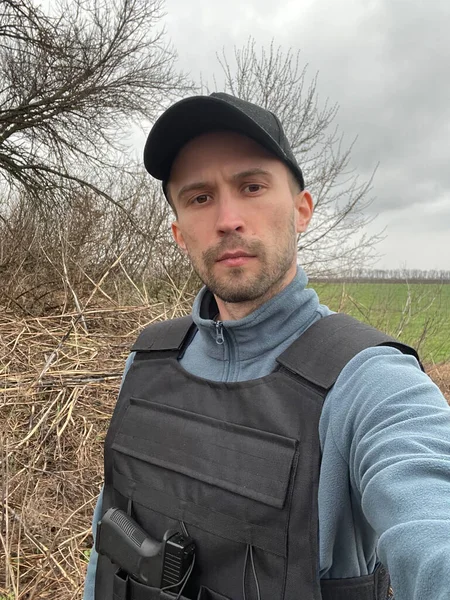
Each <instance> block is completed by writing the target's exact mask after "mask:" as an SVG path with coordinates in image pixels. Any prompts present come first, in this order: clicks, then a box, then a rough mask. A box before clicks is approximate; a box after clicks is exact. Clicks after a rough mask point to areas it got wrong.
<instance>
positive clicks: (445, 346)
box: [310, 282, 450, 363]
mask: <svg viewBox="0 0 450 600" xmlns="http://www.w3.org/2000/svg"><path fill="white" fill-rule="evenodd" d="M310 287H313V288H314V289H315V290H316V292H317V293H318V294H319V298H320V301H321V303H322V304H326V305H327V306H329V307H330V308H331V309H332V310H336V311H339V312H346V313H348V314H350V315H352V316H354V317H356V318H357V319H360V320H361V321H365V322H366V323H369V324H370V325H373V326H374V327H377V328H378V329H381V330H383V331H386V332H387V333H389V334H390V335H393V336H394V337H396V338H398V339H399V340H401V341H402V342H405V343H407V344H410V345H412V346H414V348H416V349H417V350H418V351H419V353H420V356H421V359H422V361H424V362H425V363H441V362H445V361H450V284H434V283H410V284H407V283H386V282H383V283H379V282H376V283H322V282H312V283H311V284H310Z"/></svg>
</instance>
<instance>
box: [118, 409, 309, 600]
mask: <svg viewBox="0 0 450 600" xmlns="http://www.w3.org/2000/svg"><path fill="white" fill-rule="evenodd" d="M111 447H112V450H113V473H112V474H113V481H114V490H115V491H116V493H117V498H118V499H120V502H118V504H122V506H121V507H122V508H123V510H127V507H126V506H124V504H125V501H126V500H129V501H131V502H132V506H133V516H134V517H135V518H136V520H137V521H138V523H139V524H140V525H141V526H142V527H143V528H144V529H145V530H146V531H147V532H148V534H149V535H151V536H152V537H153V538H155V539H157V540H161V539H162V536H163V535H164V533H165V531H166V530H167V529H169V528H178V529H179V527H180V522H181V521H182V522H184V523H185V524H186V525H187V528H188V532H189V535H190V537H192V538H193V539H194V541H195V543H196V556H197V560H196V568H195V569H194V573H193V574H192V580H194V585H193V586H192V584H193V582H192V581H190V582H189V584H188V586H187V590H188V591H187V596H188V597H190V598H192V597H195V598H196V597H197V591H198V590H199V589H200V586H201V585H203V586H206V587H205V591H204V592H203V594H204V596H203V597H204V598H205V600H206V599H207V598H211V599H212V600H216V599H217V600H222V599H223V598H224V599H225V600H228V599H229V598H233V599H234V598H236V600H241V595H242V591H241V587H242V583H241V584H240V588H239V592H236V591H235V590H237V585H238V584H237V582H236V581H235V582H233V584H232V585H230V586H229V587H225V588H223V589H222V587H221V588H219V589H220V590H221V591H220V593H218V592H212V591H211V592H210V589H209V588H211V589H214V587H215V586H214V578H213V573H214V572H217V570H220V571H221V572H222V573H224V579H225V581H229V579H230V578H234V577H233V576H232V574H233V573H236V571H239V572H240V573H242V574H243V573H244V571H245V570H246V566H245V555H246V550H247V547H248V546H252V547H253V548H254V559H255V563H256V569H257V571H258V576H259V577H260V578H261V580H262V582H263V584H262V586H263V588H264V590H265V595H266V596H267V597H270V598H271V599H273V600H276V599H277V598H282V597H283V583H284V582H283V578H282V577H281V578H280V576H279V574H280V573H284V571H285V561H286V556H287V531H288V525H289V508H290V507H289V503H290V493H289V491H290V490H291V487H292V481H293V478H294V477H295V470H296V463H297V455H298V442H297V441H296V440H294V439H291V438H288V437H285V436H281V435H279V434H274V433H271V432H267V431H262V430H258V429H255V428H251V427H247V426H244V425H240V424H235V423H229V422H225V421H221V420H218V419H215V418H213V417H209V416H205V415H200V414H197V413H193V412H189V411H186V410H182V409H179V408H175V407H172V406H166V405H162V404H160V403H154V402H151V401H147V400H140V399H136V398H132V399H131V400H130V402H129V404H128V406H127V409H126V411H125V413H124V416H123V419H122V421H121V423H120V426H119V428H118V430H117V432H116V435H115V437H114V441H113V443H112V445H111ZM195 573H197V575H196V574H195ZM227 573H229V574H230V575H229V576H227V575H226V574H227ZM247 576H249V575H248V572H247ZM240 580H241V581H242V577H241V576H240ZM195 589H196V590H197V591H196V592H195V594H193V591H194V590H195ZM207 594H209V596H208V595H207ZM214 594H216V595H215V596H214ZM221 594H222V595H221ZM223 594H224V595H223ZM203 597H201V598H202V600H203ZM199 598H200V596H199Z"/></svg>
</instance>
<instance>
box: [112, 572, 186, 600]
mask: <svg viewBox="0 0 450 600" xmlns="http://www.w3.org/2000/svg"><path fill="white" fill-rule="evenodd" d="M113 597H114V600H174V598H176V597H177V596H176V594H175V595H173V594H168V593H167V592H164V591H163V590H160V589H159V588H154V587H149V586H148V585H143V584H142V583H139V582H138V581H136V580H135V579H133V578H132V577H129V576H128V575H127V574H126V573H125V572H124V571H122V570H119V571H117V572H116V574H115V575H114V596H113ZM179 600H188V598H186V597H185V596H180V598H179Z"/></svg>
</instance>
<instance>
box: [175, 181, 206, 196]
mask: <svg viewBox="0 0 450 600" xmlns="http://www.w3.org/2000/svg"><path fill="white" fill-rule="evenodd" d="M211 186H212V184H211V183H208V182H207V181H194V182H193V183H187V184H186V185H183V187H182V188H181V189H180V191H179V192H178V194H177V196H178V198H180V197H181V196H182V195H183V194H186V192H191V191H192V190H200V189H202V188H205V187H211Z"/></svg>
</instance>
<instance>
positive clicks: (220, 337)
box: [216, 321, 225, 346]
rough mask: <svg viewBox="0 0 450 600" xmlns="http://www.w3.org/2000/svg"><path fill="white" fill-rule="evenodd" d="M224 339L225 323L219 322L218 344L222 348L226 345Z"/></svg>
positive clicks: (217, 326)
mask: <svg viewBox="0 0 450 600" xmlns="http://www.w3.org/2000/svg"><path fill="white" fill-rule="evenodd" d="M224 341H225V340H224V338H223V323H222V321H217V322H216V344H219V346H221V345H222V344H223V343H224Z"/></svg>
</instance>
